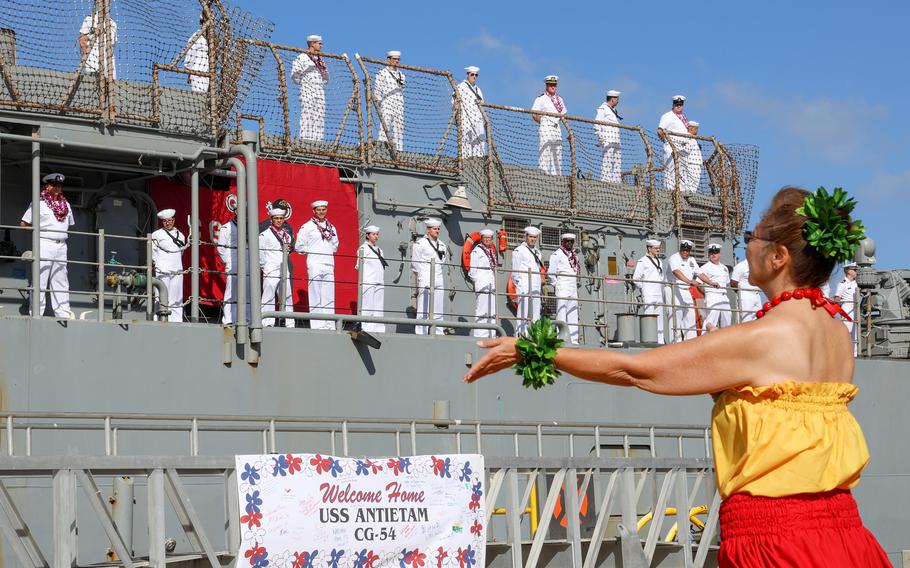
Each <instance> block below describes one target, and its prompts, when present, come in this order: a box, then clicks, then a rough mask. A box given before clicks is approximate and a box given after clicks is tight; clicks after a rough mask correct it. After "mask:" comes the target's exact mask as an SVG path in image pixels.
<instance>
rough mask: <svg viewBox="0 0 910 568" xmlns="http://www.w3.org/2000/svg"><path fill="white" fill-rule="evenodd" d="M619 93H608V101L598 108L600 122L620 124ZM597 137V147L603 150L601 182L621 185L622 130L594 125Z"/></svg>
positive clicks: (596, 118) (597, 119)
mask: <svg viewBox="0 0 910 568" xmlns="http://www.w3.org/2000/svg"><path fill="white" fill-rule="evenodd" d="M620 94H621V93H620V92H619V91H612V90H611V91H607V100H605V101H604V102H603V103H602V104H601V105H600V106H599V107H597V116H595V117H594V120H596V121H598V122H610V123H613V124H619V122H620V121H621V120H622V117H621V116H620V115H619V112H618V110H617V106H618V105H619V95H620ZM594 133H595V134H596V135H597V145H598V146H599V147H600V148H601V149H603V156H602V157H601V159H600V181H607V182H610V183H620V182H621V181H622V145H621V144H620V136H619V134H620V129H619V128H614V127H611V126H604V125H603V124H595V125H594Z"/></svg>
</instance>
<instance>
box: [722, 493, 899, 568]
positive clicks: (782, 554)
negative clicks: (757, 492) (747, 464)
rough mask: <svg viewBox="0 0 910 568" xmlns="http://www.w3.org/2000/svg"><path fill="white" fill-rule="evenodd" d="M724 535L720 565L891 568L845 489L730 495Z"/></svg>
mask: <svg viewBox="0 0 910 568" xmlns="http://www.w3.org/2000/svg"><path fill="white" fill-rule="evenodd" d="M720 537H721V541H720V553H719V554H718V557H717V561H718V564H719V566H720V567H721V568H734V567H735V568H753V567H765V566H767V567H769V568H771V567H775V568H776V567H783V566H794V567H796V566H798V567H799V568H810V567H818V568H841V567H843V568H855V567H859V566H862V567H867V566H868V567H878V566H883V567H885V566H886V567H888V568H891V562H889V560H888V556H887V555H886V554H885V551H884V550H882V547H881V546H880V545H879V544H878V541H876V540H875V537H874V536H872V533H871V532H869V531H868V530H867V529H866V527H864V526H863V522H862V520H861V519H860V518H859V511H858V510H857V508H856V501H854V500H853V495H852V494H851V493H850V492H849V491H846V490H835V491H829V492H827V493H807V494H804V495H793V496H790V497H752V496H750V495H744V494H737V495H732V496H730V497H729V498H727V499H725V500H724V502H723V504H722V505H721V507H720Z"/></svg>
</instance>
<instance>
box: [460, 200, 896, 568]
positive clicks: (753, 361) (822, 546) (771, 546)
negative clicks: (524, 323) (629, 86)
mask: <svg viewBox="0 0 910 568" xmlns="http://www.w3.org/2000/svg"><path fill="white" fill-rule="evenodd" d="M807 197H808V199H807ZM804 205H807V207H804ZM854 205H855V202H854V201H853V200H852V199H847V198H846V195H845V194H844V193H843V192H841V191H840V190H835V194H834V196H833V197H832V196H828V194H827V192H825V191H824V189H822V188H820V189H819V191H818V192H817V193H815V194H810V193H809V192H807V191H805V190H803V189H799V188H792V187H787V188H784V189H782V190H780V191H779V192H778V193H777V195H776V196H775V197H774V199H773V201H772V202H771V206H770V207H769V209H768V211H766V212H765V214H764V216H763V217H762V219H761V221H760V222H759V223H758V225H757V226H756V228H755V231H754V232H753V233H752V234H751V235H749V238H747V241H748V245H747V249H746V258H747V260H748V262H749V281H750V282H751V283H752V284H755V285H757V286H758V287H760V288H761V289H762V291H763V292H764V293H765V294H766V296H767V297H768V298H771V299H772V300H771V301H770V302H768V303H766V304H765V306H764V307H763V310H762V312H761V313H759V314H758V315H759V319H757V320H755V321H751V322H748V323H744V324H741V325H736V326H733V327H729V328H724V329H720V330H718V331H714V332H712V333H709V334H706V335H703V336H701V337H699V338H697V339H694V340H691V341H686V342H685V343H682V344H674V345H667V346H664V347H659V348H656V349H652V350H650V351H647V352H645V353H641V354H638V355H627V354H622V353H616V352H613V351H608V350H592V349H564V348H561V349H559V350H558V351H557V352H556V356H555V359H554V360H553V362H554V364H555V366H556V368H558V369H561V370H563V371H566V372H568V373H570V374H572V375H575V376H576V377H580V378H582V379H586V380H589V381H596V382H601V383H607V384H610V385H616V386H626V387H637V388H640V389H643V390H646V391H650V392H653V393H657V394H667V395H694V394H709V393H715V396H716V401H715V405H714V410H713V412H712V417H711V419H712V428H713V444H714V464H715V472H716V476H717V487H718V490H719V491H720V494H721V497H722V498H723V500H724V501H723V505H722V506H721V511H720V526H721V548H720V554H719V556H718V560H719V563H720V565H721V566H749V567H753V566H769V567H770V566H799V567H801V568H802V567H809V566H818V567H826V568H830V567H840V566H843V567H848V566H849V567H854V566H891V564H890V563H889V561H888V558H887V556H886V555H885V553H884V551H883V550H882V548H881V546H879V544H878V542H877V541H876V540H875V537H873V536H872V534H871V533H870V532H869V531H868V530H867V529H866V528H865V527H864V526H863V524H862V521H861V520H860V518H859V514H858V512H857V508H856V503H855V501H854V500H853V497H852V495H851V493H850V489H851V488H852V487H854V486H855V485H856V484H857V482H858V481H859V477H860V472H861V471H862V469H863V467H865V465H866V463H867V462H868V460H869V452H868V449H867V447H866V442H865V439H864V438H863V434H862V431H861V430H860V428H859V425H858V424H857V422H856V420H855V419H854V418H853V416H852V415H851V414H850V412H849V411H848V410H847V403H849V402H850V400H852V398H853V396H854V395H855V394H856V391H857V388H856V387H855V386H853V385H852V384H851V381H852V380H853V365H854V361H853V347H852V345H851V341H850V337H849V335H848V334H847V332H846V328H845V327H844V325H843V323H841V322H840V321H838V320H837V319H835V318H834V317H833V316H834V315H835V314H836V313H838V307H837V306H836V305H833V304H832V303H831V302H829V301H828V300H827V299H826V298H824V297H823V296H822V295H821V292H820V291H819V290H818V289H817V287H818V286H819V285H821V284H822V283H823V282H825V281H827V280H828V277H829V276H830V274H831V271H832V270H833V268H834V265H835V264H836V262H837V260H842V259H844V258H845V257H847V256H852V255H853V254H854V253H855V250H856V245H857V244H858V242H859V240H860V239H861V238H862V234H863V228H862V223H860V222H859V221H853V220H851V219H850V216H849V213H850V211H851V210H852V209H853V206H854ZM825 208H827V209H828V211H829V212H831V213H833V214H832V215H825V214H824V213H822V214H819V210H820V209H825ZM832 224H834V225H837V224H840V225H841V226H842V227H843V229H845V231H840V230H837V229H836V228H834V229H832ZM819 225H821V226H820V227H819ZM818 229H820V231H819V230H818ZM832 231H833V232H832ZM832 234H834V235H839V237H835V238H830V235H832ZM845 235H846V236H845ZM819 308H821V309H819ZM532 339H533V338H532ZM479 345H480V346H481V347H486V348H489V349H490V350H489V351H488V352H487V353H486V354H485V355H484V357H483V358H482V359H480V360H479V361H477V363H476V364H475V365H474V366H473V367H472V368H471V369H470V370H469V371H468V373H467V374H466V375H465V381H467V382H472V381H475V380H477V379H479V378H481V377H483V376H485V375H488V374H491V373H494V372H497V371H500V370H502V369H505V368H507V367H509V366H512V365H513V364H515V363H517V362H519V361H520V360H521V355H520V354H519V350H518V348H516V341H515V340H514V339H511V338H504V339H493V340H488V341H482V342H480V343H479ZM681 367H682V368H695V367H697V368H699V373H698V374H697V375H695V376H692V375H687V376H686V377H681V375H680V374H679V373H678V372H677V370H678V369H679V368H681Z"/></svg>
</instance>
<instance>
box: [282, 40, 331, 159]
mask: <svg viewBox="0 0 910 568" xmlns="http://www.w3.org/2000/svg"><path fill="white" fill-rule="evenodd" d="M306 41H307V50H306V51H305V52H304V53H301V54H300V55H298V56H297V58H296V59H295V60H294V63H293V65H292V66H291V80H292V81H294V84H296V85H297V86H298V87H300V132H299V136H300V138H302V139H304V140H313V141H316V142H322V141H323V139H324V137H325V85H327V84H328V82H329V69H328V67H326V64H325V61H324V60H323V59H322V56H321V55H319V53H320V52H321V51H322V36H318V35H310V36H307V38H306Z"/></svg>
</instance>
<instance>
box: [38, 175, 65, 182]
mask: <svg viewBox="0 0 910 568" xmlns="http://www.w3.org/2000/svg"><path fill="white" fill-rule="evenodd" d="M64 180H66V176H64V175H63V174H56V173H55V174H47V175H46V176H44V177H43V178H41V183H48V182H50V183H63V182H64Z"/></svg>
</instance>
